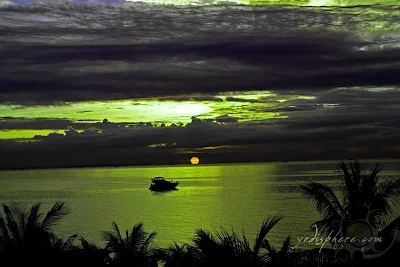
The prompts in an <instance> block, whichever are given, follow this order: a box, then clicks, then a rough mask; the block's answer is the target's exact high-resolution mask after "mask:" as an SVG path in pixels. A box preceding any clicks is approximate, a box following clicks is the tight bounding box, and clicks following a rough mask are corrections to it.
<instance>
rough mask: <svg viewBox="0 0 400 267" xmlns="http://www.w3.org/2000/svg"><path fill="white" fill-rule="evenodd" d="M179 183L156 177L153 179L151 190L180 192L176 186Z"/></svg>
mask: <svg viewBox="0 0 400 267" xmlns="http://www.w3.org/2000/svg"><path fill="white" fill-rule="evenodd" d="M178 184H179V183H178V182H172V180H170V181H168V180H165V179H164V177H159V176H158V177H155V178H153V179H151V185H150V187H149V189H150V190H151V191H169V190H178V189H176V186H177V185H178Z"/></svg>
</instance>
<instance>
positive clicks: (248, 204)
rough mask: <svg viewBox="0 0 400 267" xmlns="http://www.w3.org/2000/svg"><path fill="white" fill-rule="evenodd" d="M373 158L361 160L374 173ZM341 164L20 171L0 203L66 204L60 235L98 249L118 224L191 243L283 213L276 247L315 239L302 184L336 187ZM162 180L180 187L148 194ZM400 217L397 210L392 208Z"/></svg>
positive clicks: (390, 171) (5, 185)
mask: <svg viewBox="0 0 400 267" xmlns="http://www.w3.org/2000/svg"><path fill="white" fill-rule="evenodd" d="M377 161H378V160H368V161H361V163H364V164H363V166H364V167H366V168H371V167H372V166H373V163H375V162H377ZM379 162H381V163H383V164H384V166H386V169H385V171H384V172H383V173H382V176H383V177H389V176H398V175H399V174H400V161H399V160H397V161H393V160H379ZM338 163H339V161H319V162H305V161H298V162H287V163H285V162H275V163H252V164H223V165H193V166H186V165H185V166H183V165H181V166H151V167H108V168H76V169H47V170H19V171H1V172H0V202H3V203H11V202H15V201H20V202H23V203H26V204H29V205H30V204H33V203H36V202H38V201H42V203H43V206H44V208H46V209H48V208H49V207H50V206H51V205H52V203H54V202H55V201H60V200H61V201H65V202H66V203H67V204H68V205H69V207H70V208H71V214H70V215H69V216H67V217H66V218H65V219H64V220H63V221H62V222H61V223H60V225H59V226H58V228H57V231H58V233H59V234H60V235H62V236H67V235H71V234H74V233H78V234H81V235H83V236H84V237H85V238H87V239H89V240H91V241H94V242H96V243H99V244H102V242H103V241H102V239H101V230H107V229H110V228H111V223H112V222H113V221H115V222H116V223H118V225H119V226H120V229H121V230H125V229H127V228H130V227H132V226H133V225H134V224H136V223H138V222H143V223H144V226H145V229H146V230H147V231H156V232H157V237H156V239H155V240H156V242H157V244H159V245H160V246H166V245H168V244H171V243H172V242H173V241H176V242H178V243H182V242H190V239H191V238H192V237H193V234H194V232H195V229H196V228H200V227H202V228H205V229H207V230H213V229H215V230H219V229H220V226H223V227H225V228H227V229H228V230H230V229H235V230H236V231H238V232H239V233H240V232H241V231H242V230H243V229H244V231H245V233H246V234H248V235H249V238H250V239H251V240H252V239H254V238H255V234H256V232H257V230H258V228H259V226H260V224H261V223H262V221H263V220H264V219H265V218H266V217H267V216H271V215H275V214H282V215H284V216H285V217H284V219H283V220H282V221H281V222H280V223H279V224H278V225H277V226H276V227H275V228H274V229H273V230H272V232H271V234H270V237H269V239H270V240H271V242H272V243H273V244H280V243H281V242H282V241H283V238H284V237H285V236H287V235H291V236H292V237H293V238H296V237H300V236H313V233H312V232H310V231H308V228H309V226H310V225H311V224H312V222H314V221H316V220H317V219H319V215H318V213H317V212H316V210H315V208H314V206H313V205H312V204H311V203H310V202H308V201H307V200H305V199H303V198H302V197H301V193H300V190H299V187H300V185H301V184H304V183H305V181H306V180H307V179H311V180H314V181H319V182H323V183H326V184H328V185H330V186H333V187H334V188H336V189H337V186H338V185H339V184H340V179H339V176H338V175H339V173H337V172H334V170H337V169H338ZM154 176H164V177H165V178H167V179H172V180H174V181H178V182H179V183H180V184H179V186H178V188H179V190H177V191H173V192H168V193H153V192H151V191H150V190H148V187H149V184H150V179H151V178H152V177H154ZM396 212H397V215H400V210H399V209H398V210H396Z"/></svg>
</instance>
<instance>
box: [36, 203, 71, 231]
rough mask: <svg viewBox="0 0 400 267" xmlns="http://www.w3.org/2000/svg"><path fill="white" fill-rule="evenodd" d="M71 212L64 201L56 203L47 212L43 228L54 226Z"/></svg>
mask: <svg viewBox="0 0 400 267" xmlns="http://www.w3.org/2000/svg"><path fill="white" fill-rule="evenodd" d="M67 214H69V209H68V207H67V206H66V205H65V203H63V202H56V203H54V205H53V207H52V208H51V209H50V211H49V212H48V213H47V214H46V217H45V218H44V219H43V221H42V229H44V230H46V231H48V230H50V228H51V227H52V226H54V225H55V224H56V223H57V222H58V221H59V220H60V219H61V218H62V217H63V216H65V215H67Z"/></svg>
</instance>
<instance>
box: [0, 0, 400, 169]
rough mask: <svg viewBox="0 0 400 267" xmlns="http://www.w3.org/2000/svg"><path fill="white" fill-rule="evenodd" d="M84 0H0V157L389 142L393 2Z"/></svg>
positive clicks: (386, 145)
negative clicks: (110, 1) (150, 0)
mask: <svg viewBox="0 0 400 267" xmlns="http://www.w3.org/2000/svg"><path fill="white" fill-rule="evenodd" d="M11 2H13V3H11ZM74 2H75V3H74ZM78 2H81V3H78ZM82 2H88V1H71V2H55V1H41V2H34V3H32V2H28V1H22V0H19V1H17V0H15V1H7V2H6V1H2V2H1V3H2V4H1V5H0V6H1V7H0V58H1V60H0V153H1V155H2V157H1V161H0V168H3V169H5V168H30V167H60V166H61V167H68V166H95V165H96V166H98V165H137V164H138V165H140V164H189V159H190V158H191V157H192V156H197V157H199V158H200V162H201V163H209V164H213V163H222V162H256V161H257V162H258V161H282V160H319V159H348V158H359V159H361V158H393V157H399V155H400V128H399V127H400V115H399V114H400V113H399V112H398V111H399V110H400V109H399V105H400V86H399V85H400V50H399V49H400V8H399V6H398V5H394V4H396V2H397V3H398V1H317V0H312V1H289V0H288V1H276V3H275V1H264V2H262V3H261V2H260V1H258V2H255V1H252V2H249V1H247V2H240V1H236V2H237V3H240V4H233V3H230V4H221V3H220V4H218V5H210V3H211V4H212V3H216V2H210V1H208V2H207V1H202V2H201V3H200V2H194V1H192V2H191V4H190V3H189V4H190V5H189V4H188V3H186V2H185V3H183V4H182V2H173V1H171V3H166V2H165V1H163V3H164V4H157V3H156V4H146V3H132V2H129V3H128V2H125V1H114V3H113V4H108V5H104V4H103V3H101V2H99V1H97V2H96V1H91V2H90V4H82ZM103 2H104V1H103ZM142 2H146V1H142ZM165 4H167V5H165ZM173 4H175V5H173ZM288 4H291V5H288ZM360 4H363V5H360Z"/></svg>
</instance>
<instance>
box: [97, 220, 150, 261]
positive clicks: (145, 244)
mask: <svg viewBox="0 0 400 267" xmlns="http://www.w3.org/2000/svg"><path fill="white" fill-rule="evenodd" d="M155 236H156V233H155V232H152V233H150V234H148V233H147V232H145V231H144V229H143V224H142V223H138V224H136V225H135V226H133V228H132V231H131V232H129V231H128V230H126V231H125V236H124V237H122V235H121V232H120V230H119V228H118V225H117V224H116V223H115V222H113V229H112V230H111V231H104V232H103V238H104V239H105V240H106V242H107V245H106V249H108V250H109V251H110V252H111V258H112V260H111V264H113V265H115V266H126V265H133V266H137V267H142V266H143V267H144V266H146V267H147V266H157V261H156V258H155V251H156V250H155V248H153V246H152V242H153V240H154V238H155Z"/></svg>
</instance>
